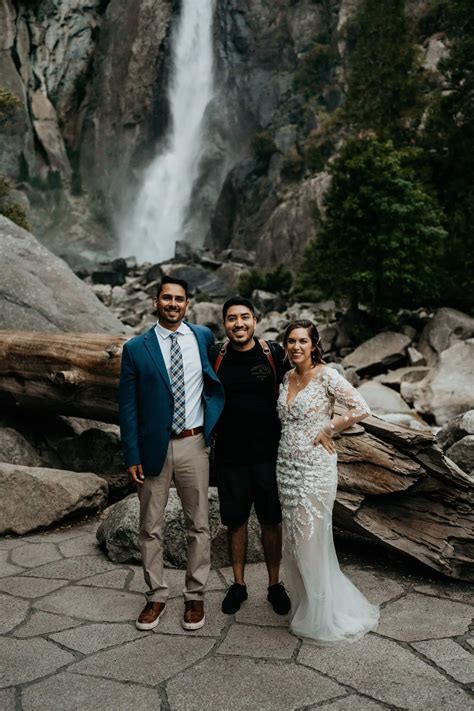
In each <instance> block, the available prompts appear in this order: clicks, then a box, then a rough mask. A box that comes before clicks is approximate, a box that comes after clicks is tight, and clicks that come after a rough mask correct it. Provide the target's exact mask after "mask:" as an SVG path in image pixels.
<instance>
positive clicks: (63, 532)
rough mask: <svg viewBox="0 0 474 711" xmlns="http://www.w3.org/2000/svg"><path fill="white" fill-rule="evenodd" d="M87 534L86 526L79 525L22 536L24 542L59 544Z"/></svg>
mask: <svg viewBox="0 0 474 711" xmlns="http://www.w3.org/2000/svg"><path fill="white" fill-rule="evenodd" d="M88 532H89V530H88V529H87V528H86V526H85V525H84V524H81V525H79V526H70V527H69V528H60V529H56V530H49V531H42V532H41V533H32V534H29V535H27V536H23V538H24V540H25V541H28V542H30V543H61V542H62V541H68V540H70V539H71V538H76V537H77V536H83V535H84V533H88Z"/></svg>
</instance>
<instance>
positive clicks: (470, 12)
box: [423, 0, 474, 310]
mask: <svg viewBox="0 0 474 711" xmlns="http://www.w3.org/2000/svg"><path fill="white" fill-rule="evenodd" d="M443 20H444V29H445V31H446V32H447V34H448V39H449V55H448V56H447V57H446V58H445V59H444V60H442V61H441V62H440V65H439V69H440V71H441V72H442V75H443V78H444V86H443V87H442V89H440V91H439V95H438V97H437V100H436V101H435V102H434V106H433V108H432V111H431V113H430V117H429V119H428V122H427V126H426V132H425V136H424V141H423V143H424V147H425V149H426V151H425V154H426V156H427V157H428V164H429V167H430V173H431V180H432V185H433V187H434V190H435V192H436V194H437V197H438V200H439V203H440V205H441V207H442V209H443V211H444V214H445V218H446V220H445V225H446V230H447V232H448V239H447V240H446V244H445V254H444V260H443V263H444V267H445V269H444V278H443V293H444V298H445V302H446V303H449V304H450V305H452V306H457V307H458V308H461V309H466V310H471V309H474V289H473V287H472V279H473V274H474V231H473V225H474V158H473V156H474V4H473V2H472V0H450V2H449V3H446V4H445V8H444V13H443Z"/></svg>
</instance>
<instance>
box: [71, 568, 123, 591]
mask: <svg viewBox="0 0 474 711" xmlns="http://www.w3.org/2000/svg"><path fill="white" fill-rule="evenodd" d="M129 574H130V571H129V570H127V569H124V568H118V569H117V570H109V571H107V572H106V573H99V574H98V575H93V576H92V577H91V578H84V580H81V581H80V582H81V583H82V584H83V585H91V586H92V587H96V588H117V589H119V590H122V589H123V588H124V587H125V581H126V580H127V577H128V576H129Z"/></svg>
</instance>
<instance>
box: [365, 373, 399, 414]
mask: <svg viewBox="0 0 474 711" xmlns="http://www.w3.org/2000/svg"><path fill="white" fill-rule="evenodd" d="M359 392H360V394H361V395H362V397H363V398H364V400H365V401H366V402H367V404H368V406H369V407H370V409H371V410H372V412H374V413H375V414H376V415H386V414H388V413H401V412H409V411H410V408H409V406H408V405H407V403H406V402H405V400H404V399H403V398H402V397H401V396H400V395H399V394H398V393H397V392H396V391H395V390H392V388H388V387H387V386H386V385H382V383H376V382H373V381H367V382H365V383H362V385H361V386H360V388H359Z"/></svg>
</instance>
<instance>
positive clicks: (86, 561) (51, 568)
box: [26, 555, 116, 580]
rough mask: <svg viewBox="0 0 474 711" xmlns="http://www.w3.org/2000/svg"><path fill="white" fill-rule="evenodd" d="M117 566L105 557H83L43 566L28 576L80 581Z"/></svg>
mask: <svg viewBox="0 0 474 711" xmlns="http://www.w3.org/2000/svg"><path fill="white" fill-rule="evenodd" d="M115 568H116V565H115V564H114V563H111V562H110V560H108V559H107V558H105V557H104V556H91V555H87V556H81V557H79V558H66V559H64V560H58V561H56V562H54V563H47V564H46V565H41V566H40V567H39V568H34V569H33V570H29V571H28V573H26V575H29V576H32V577H38V578H66V579H67V580H80V579H81V578H86V577H91V576H92V575H97V573H104V572H105V571H106V570H115Z"/></svg>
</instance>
